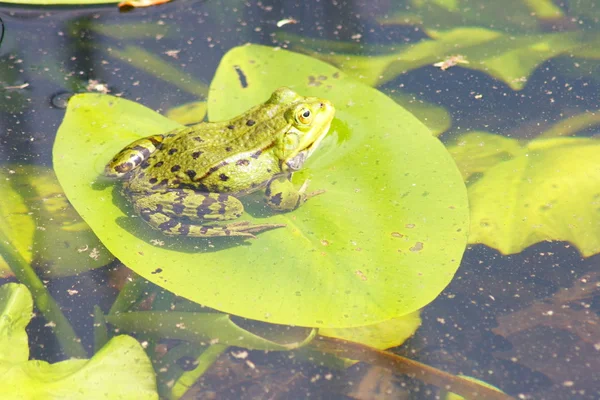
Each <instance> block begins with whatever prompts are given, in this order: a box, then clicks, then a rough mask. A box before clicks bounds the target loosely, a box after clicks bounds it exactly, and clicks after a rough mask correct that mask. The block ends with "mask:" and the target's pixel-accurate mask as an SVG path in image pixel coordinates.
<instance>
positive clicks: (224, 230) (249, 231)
mask: <svg viewBox="0 0 600 400" xmlns="http://www.w3.org/2000/svg"><path fill="white" fill-rule="evenodd" d="M284 226H285V225H284V224H256V225H252V224H250V222H248V221H240V222H234V223H232V224H227V225H192V224H188V223H185V222H177V224H176V226H174V227H173V228H175V229H173V230H163V233H164V234H166V235H169V236H187V237H218V236H237V237H247V238H252V239H256V236H255V235H254V234H255V233H260V232H263V231H266V230H269V229H275V228H281V227H284Z"/></svg>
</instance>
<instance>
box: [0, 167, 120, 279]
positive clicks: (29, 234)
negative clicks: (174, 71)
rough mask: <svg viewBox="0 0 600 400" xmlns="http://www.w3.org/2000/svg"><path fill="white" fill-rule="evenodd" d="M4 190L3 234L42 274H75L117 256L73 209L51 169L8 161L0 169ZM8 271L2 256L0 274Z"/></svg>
mask: <svg viewBox="0 0 600 400" xmlns="http://www.w3.org/2000/svg"><path fill="white" fill-rule="evenodd" d="M0 193H2V196H1V197H0V232H2V233H4V235H5V236H6V237H7V238H9V239H10V241H11V244H12V246H14V247H15V248H16V249H17V251H18V252H19V254H20V255H21V256H22V257H23V258H24V259H25V261H27V262H28V263H31V264H32V265H33V266H35V267H36V268H37V269H38V271H39V273H40V274H41V275H43V276H45V277H58V276H69V275H76V274H78V273H80V272H84V271H87V270H89V269H92V268H98V267H102V266H103V265H106V264H107V263H109V262H110V261H112V260H113V256H112V254H110V253H109V252H108V251H107V250H106V249H105V248H104V246H103V245H102V243H100V241H99V240H98V238H97V237H96V236H95V235H94V234H93V232H92V231H91V230H90V228H89V227H88V226H87V225H86V223H85V222H83V221H82V220H81V218H80V217H79V215H77V213H76V212H75V210H74V209H73V207H71V205H70V204H69V202H68V201H67V199H66V198H65V195H64V193H63V191H62V188H61V187H60V185H59V183H58V181H57V179H56V175H54V172H53V171H52V170H51V169H48V168H45V167H41V166H35V165H26V166H16V165H8V166H7V167H6V168H5V169H4V170H2V171H0ZM10 275H12V271H11V269H10V266H9V265H8V264H7V263H6V262H5V260H4V259H3V258H2V256H0V277H2V276H10Z"/></svg>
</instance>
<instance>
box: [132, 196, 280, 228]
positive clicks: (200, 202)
mask: <svg viewBox="0 0 600 400" xmlns="http://www.w3.org/2000/svg"><path fill="white" fill-rule="evenodd" d="M134 204H135V209H136V211H137V212H138V213H139V215H140V216H141V217H142V218H143V219H144V220H145V221H146V222H148V224H149V225H150V226H151V227H153V228H154V229H157V230H159V231H161V232H163V233H164V234H165V235H170V236H190V237H215V236H245V237H254V234H255V233H259V232H262V231H265V230H268V229H274V228H279V227H282V226H284V225H281V224H255V225H252V224H250V223H249V222H247V221H240V222H234V223H230V224H227V225H219V224H212V223H211V222H213V221H214V222H218V221H226V220H232V219H235V218H238V217H240V216H241V215H242V214H243V212H244V206H243V204H242V203H241V202H240V201H239V200H238V199H237V198H235V197H233V196H230V195H227V194H222V193H199V192H196V191H194V190H191V189H171V190H168V191H166V192H156V193H151V194H146V195H140V196H135V198H134Z"/></svg>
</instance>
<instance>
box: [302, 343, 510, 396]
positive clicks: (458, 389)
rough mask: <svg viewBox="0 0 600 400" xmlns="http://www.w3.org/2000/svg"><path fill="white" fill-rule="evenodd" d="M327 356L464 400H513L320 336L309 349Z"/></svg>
mask: <svg viewBox="0 0 600 400" xmlns="http://www.w3.org/2000/svg"><path fill="white" fill-rule="evenodd" d="M309 346H310V347H312V348H314V349H316V350H318V351H322V352H324V353H329V354H333V355H335V356H337V357H344V358H349V359H351V360H358V361H363V362H366V363H369V364H371V365H376V366H378V367H383V368H386V369H389V370H392V371H393V372H396V373H402V374H406V375H408V376H410V377H412V378H417V379H420V380H421V381H423V382H425V383H428V384H431V385H435V386H437V387H439V388H442V389H444V390H446V391H448V392H452V393H456V394H458V395H461V396H463V397H464V398H465V399H478V400H510V399H513V397H511V396H509V395H507V394H505V393H502V392H499V391H497V390H494V389H491V388H488V387H485V386H483V385H480V384H477V383H475V382H473V381H469V380H467V379H465V378H462V377H459V376H455V375H452V374H449V373H447V372H444V371H440V370H439V369H436V368H433V367H430V366H428V365H425V364H422V363H420V362H418V361H414V360H411V359H409V358H406V357H402V356H399V355H396V354H393V353H390V352H388V351H383V350H378V349H375V348H373V347H369V346H365V345H363V344H360V343H355V342H350V341H346V340H342V339H335V338H330V337H325V336H321V335H319V336H317V337H316V338H315V339H314V340H313V341H312V342H311V343H310V345H309Z"/></svg>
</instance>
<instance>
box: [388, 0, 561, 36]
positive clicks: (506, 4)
mask: <svg viewBox="0 0 600 400" xmlns="http://www.w3.org/2000/svg"><path fill="white" fill-rule="evenodd" d="M408 3H409V5H408V6H406V5H405V4H404V3H401V4H402V5H401V6H400V7H397V9H398V11H396V12H392V13H391V14H390V15H385V16H383V17H380V18H379V19H378V22H379V23H380V24H382V25H408V24H411V25H423V26H426V27H435V28H436V29H450V28H455V27H457V26H460V25H471V26H473V25H477V26H483V27H488V26H494V27H495V28H496V29H499V30H502V31H504V32H513V33H514V32H523V31H529V32H532V31H537V30H538V29H539V27H540V22H542V21H554V20H557V19H560V18H563V17H564V15H563V11H562V9H561V8H560V7H559V6H557V5H556V4H554V2H553V1H552V0H503V1H483V2H482V1H481V0H409V2H408ZM569 8H571V4H570V3H569ZM499 16H502V17H499Z"/></svg>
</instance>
